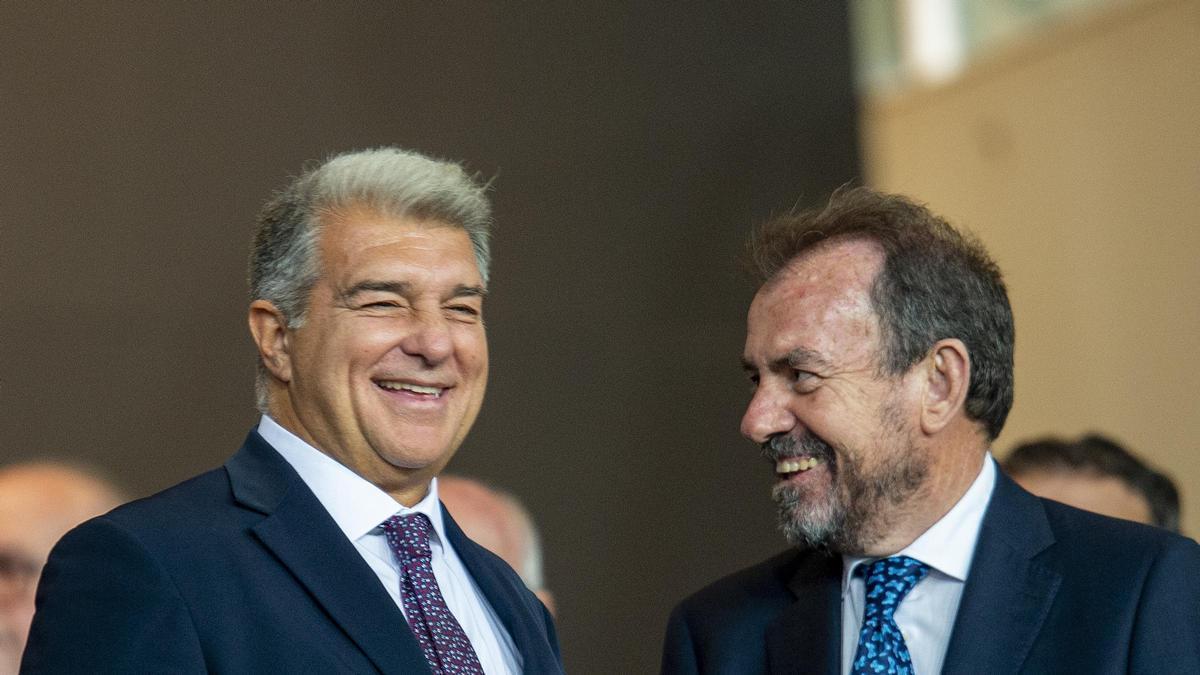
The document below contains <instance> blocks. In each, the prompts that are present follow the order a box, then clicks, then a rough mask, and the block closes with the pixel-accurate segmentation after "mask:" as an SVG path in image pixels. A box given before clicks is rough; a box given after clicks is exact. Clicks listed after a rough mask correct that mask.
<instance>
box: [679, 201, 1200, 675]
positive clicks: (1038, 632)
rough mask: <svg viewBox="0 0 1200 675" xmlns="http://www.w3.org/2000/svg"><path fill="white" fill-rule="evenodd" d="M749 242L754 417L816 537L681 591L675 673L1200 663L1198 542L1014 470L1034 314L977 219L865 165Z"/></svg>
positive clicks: (786, 517)
mask: <svg viewBox="0 0 1200 675" xmlns="http://www.w3.org/2000/svg"><path fill="white" fill-rule="evenodd" d="M749 254H750V258H751V259H752V261H753V264H754V266H755V268H756V270H757V272H758V273H759V274H760V275H761V280H762V285H761V287H760V288H759V290H758V292H757V294H756V296H755V298H754V301H753V303H752V304H751V307H750V312H749V316H748V326H747V336H746V346H745V353H744V357H743V362H744V365H745V368H746V371H747V372H748V373H749V375H750V378H751V380H752V381H753V382H754V386H755V390H754V394H753V397H752V399H751V401H750V404H749V407H748V408H747V410H746V414H745V417H744V418H743V420H742V433H743V434H744V435H745V436H746V437H747V438H749V439H751V440H752V441H754V442H755V443H757V444H758V445H759V446H760V447H761V448H762V450H763V454H764V455H765V457H766V459H767V460H768V461H769V462H770V465H771V466H772V468H773V469H774V471H775V474H776V477H777V483H776V485H775V488H774V497H775V500H776V503H777V504H778V508H779V520H780V524H781V527H782V530H783V532H784V534H785V535H786V536H787V539H788V541H789V542H790V543H791V544H792V545H793V546H794V548H793V549H792V550H789V551H787V552H785V553H783V554H780V555H778V556H776V557H774V558H772V559H770V560H767V561H765V562H763V563H760V564H759V565H756V566H754V567H751V568H749V569H746V570H743V571H741V572H738V573H736V574H734V575H732V576H729V577H727V578H725V579H722V580H720V581H718V582H716V583H714V584H712V585H711V586H709V587H707V588H705V589H704V590H701V591H700V592H698V593H696V594H695V595H693V596H692V597H690V598H688V599H687V600H685V601H683V602H682V603H681V604H680V605H679V606H678V607H677V608H676V610H675V611H674V613H673V614H672V616H671V619H670V624H669V626H668V629H667V638H666V644H665V648H664V654H663V664H662V670H663V672H664V673H729V674H733V673H737V674H738V675H747V674H752V673H831V674H843V675H844V674H846V673H853V674H856V675H857V674H860V673H909V674H911V673H918V674H920V675H925V674H936V673H989V674H991V673H1017V672H1022V673H1067V672H1079V673H1124V672H1138V673H1165V672H1200V582H1198V581H1197V579H1198V578H1200V546H1197V545H1196V543H1195V542H1194V541H1192V540H1190V539H1185V538H1183V537H1180V536H1178V535H1175V534H1171V533H1168V532H1165V531H1162V530H1159V529H1155V528H1150V527H1146V526H1143V525H1139V524H1135V523H1131V522H1126V521H1118V520H1114V519H1110V518H1106V517H1102V516H1097V515H1094V514H1091V513H1086V512H1084V511H1080V510H1077V509H1074V508H1071V507H1068V506H1065V505H1062V504H1058V503H1056V502H1051V501H1046V500H1042V499H1039V498H1037V497H1034V496H1033V495H1031V494H1029V493H1027V492H1025V491H1024V490H1022V489H1021V488H1019V487H1018V486H1017V485H1016V484H1014V483H1013V482H1012V481H1011V480H1009V479H1008V478H1007V477H1005V476H1004V475H1003V474H1001V473H1000V472H999V471H997V470H996V465H995V462H994V461H993V460H992V457H991V454H990V446H991V442H992V441H993V440H994V439H995V438H996V436H997V435H998V434H999V433H1000V430H1001V429H1002V428H1003V426H1004V421H1005V418H1006V417H1007V415H1008V412H1009V409H1010V408H1011V407H1012V399H1013V374H1012V372H1013V321H1012V312H1011V309H1010V307H1009V302H1008V297H1007V292H1006V290H1005V287H1004V283H1003V281H1002V279H1001V275H1000V271H999V269H998V268H997V266H996V264H995V263H994V262H993V261H992V260H991V259H990V258H989V256H988V255H987V252H986V251H985V250H984V249H983V247H982V246H981V245H980V244H979V243H978V242H976V241H975V240H973V239H972V238H970V237H967V236H964V235H963V234H961V233H959V232H957V231H956V230H955V229H953V228H952V227H951V226H950V225H949V224H947V223H946V222H945V221H944V220H942V219H940V218H938V217H937V216H935V215H933V214H932V213H930V212H929V211H928V210H927V209H925V208H924V207H923V206H920V205H918V204H915V203H913V202H911V201H909V200H908V199H905V198H903V197H900V196H896V195H886V194H880V193H877V192H874V191H871V190H868V189H865V188H859V189H854V190H847V191H843V192H841V193H839V194H836V195H834V197H833V199H832V200H831V202H830V203H829V205H828V206H827V207H826V208H824V209H821V210H816V211H810V212H806V213H801V214H796V215H788V216H784V217H782V218H779V219H777V220H775V221H772V222H770V223H768V224H766V225H764V226H763V227H762V228H760V229H759V230H758V231H757V232H756V233H755V236H754V237H752V239H751V242H750V246H749Z"/></svg>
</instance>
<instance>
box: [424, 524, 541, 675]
mask: <svg viewBox="0 0 1200 675" xmlns="http://www.w3.org/2000/svg"><path fill="white" fill-rule="evenodd" d="M442 519H443V525H444V526H445V528H446V536H447V538H448V539H449V540H450V545H451V546H453V547H454V552H455V553H457V554H458V557H459V559H460V560H462V563H463V565H464V566H465V567H466V568H467V571H468V572H470V573H471V577H472V578H473V579H474V580H475V584H476V585H477V586H479V590H480V591H482V592H483V595H484V597H486V598H487V601H488V603H489V604H491V606H492V610H494V611H495V612H496V616H497V617H499V619H500V621H501V623H503V624H504V627H505V628H506V629H507V630H508V634H509V636H510V637H512V640H513V644H514V645H516V648H517V651H519V652H520V653H521V658H522V659H523V661H524V666H523V668H522V669H523V670H524V672H527V673H561V672H562V666H561V665H560V664H559V662H558V659H557V658H556V656H555V654H554V652H553V651H552V648H551V646H550V644H549V642H548V641H547V638H546V634H545V631H544V630H538V626H539V624H541V623H542V622H543V621H544V620H543V618H542V616H540V615H537V614H533V611H534V609H540V608H535V607H533V606H532V604H530V603H525V602H523V601H522V597H523V595H524V593H523V589H522V588H521V587H518V586H517V585H516V584H518V583H520V581H519V580H518V579H517V578H516V577H515V575H511V574H507V575H506V574H504V572H503V571H502V570H501V568H500V566H499V564H498V563H497V562H496V560H494V559H493V558H492V557H490V554H489V553H488V552H487V551H485V550H483V549H482V548H481V547H480V546H479V545H478V544H476V543H475V542H473V541H471V540H470V539H469V538H467V535H466V534H464V533H463V531H462V529H461V528H459V526H458V523H456V522H454V518H452V517H451V516H450V512H449V511H447V510H446V507H445V506H442Z"/></svg>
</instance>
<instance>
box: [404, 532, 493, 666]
mask: <svg viewBox="0 0 1200 675" xmlns="http://www.w3.org/2000/svg"><path fill="white" fill-rule="evenodd" d="M382 527H383V533H384V535H385V536H386V537H387V542H388V546H390V547H391V549H392V553H394V554H396V560H397V561H398V562H399V563H400V597H401V599H402V600H403V601H404V613H405V614H406V615H407V617H408V627H409V628H411V629H412V632H413V636H414V637H416V638H417V642H418V643H420V645H421V651H422V652H424V653H425V660H426V661H428V662H429V668H430V670H432V671H433V673H434V675H452V674H453V675H458V674H459V673H463V674H464V675H483V667H482V666H480V665H479V657H477V656H476V655H475V649H474V648H473V647H471V641H470V640H468V639H467V634H466V633H464V632H463V629H462V626H461V625H459V623H458V619H455V618H454V615H453V614H451V613H450V608H449V607H447V606H446V600H445V599H444V598H443V597H442V590H441V589H440V588H438V582H437V579H436V578H434V576H433V567H432V566H431V565H430V560H431V559H432V558H433V553H432V552H431V551H430V548H429V530H430V529H432V528H433V525H432V524H431V523H430V522H429V517H428V516H426V515H425V514H423V513H415V514H410V515H406V516H392V517H391V518H388V519H387V520H386V521H384V523H383V525H382Z"/></svg>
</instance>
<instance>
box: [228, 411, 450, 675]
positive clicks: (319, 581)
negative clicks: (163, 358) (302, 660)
mask: <svg viewBox="0 0 1200 675" xmlns="http://www.w3.org/2000/svg"><path fill="white" fill-rule="evenodd" d="M225 468H226V470H227V472H228V473H229V480H230V485H231V487H232V489H233V494H234V498H235V499H236V500H237V501H238V502H239V503H240V504H241V505H243V506H245V507H247V508H251V509H254V510H256V511H259V512H261V513H263V514H265V517H264V518H263V520H262V521H261V522H259V523H258V525H256V526H255V527H254V528H253V531H254V535H255V536H257V537H258V539H259V540H260V541H261V542H262V543H263V545H264V546H266V547H267V549H269V550H270V551H271V552H272V553H274V554H275V556H276V557H277V558H278V559H279V561H280V563H282V564H283V566H284V567H286V568H287V569H288V570H289V571H290V572H291V573H292V574H293V575H294V576H295V577H296V579H297V580H299V582H300V584H301V585H303V586H304V588H305V589H307V591H308V592H309V593H310V594H311V595H312V597H313V598H314V599H316V601H317V602H318V603H319V604H320V605H321V607H322V608H324V610H325V611H326V612H328V614H329V616H330V618H332V619H333V621H334V622H335V623H336V624H337V625H338V626H339V627H340V628H341V629H342V630H343V631H344V632H345V633H346V635H348V636H349V637H350V639H351V640H353V641H354V643H355V644H357V645H358V647H359V648H360V649H361V650H362V651H363V652H364V653H365V654H366V655H367V657H368V658H369V659H370V660H371V662H372V663H374V664H375V667H376V668H378V669H379V670H380V671H381V672H384V673H413V672H427V670H428V664H427V663H426V661H425V657H424V655H423V654H422V653H421V650H420V647H419V646H418V645H417V642H416V640H415V639H414V638H413V636H412V633H411V631H410V630H409V628H408V624H407V622H406V621H405V619H404V615H403V614H402V613H401V612H400V609H399V608H398V607H396V603H395V602H393V601H392V599H391V597H390V596H389V595H388V594H387V593H386V592H385V591H384V590H383V588H382V587H381V586H380V585H379V578H378V577H376V576H375V573H374V572H373V571H372V570H371V568H370V567H369V566H368V565H367V564H366V562H365V561H363V559H362V556H360V555H359V553H358V551H357V550H356V549H355V548H354V545H353V544H352V543H350V541H349V540H347V539H346V535H345V534H343V533H342V531H341V530H340V529H338V527H337V524H336V523H334V521H333V518H331V517H330V516H329V513H328V512H327V511H326V510H325V508H324V507H323V506H321V503H320V501H318V500H317V498H316V496H315V495H313V493H312V492H311V491H310V490H309V489H308V486H306V485H305V484H304V481H302V480H301V479H300V477H299V475H297V474H296V472H295V471H294V470H293V469H292V467H291V466H290V465H289V464H288V463H287V462H286V461H285V460H284V459H283V458H282V457H280V456H279V454H278V453H277V452H275V450H274V449H273V448H271V446H270V445H268V444H267V443H266V441H264V440H262V438H261V437H260V436H259V435H258V434H257V433H251V434H250V436H249V437H248V438H247V440H246V443H245V445H243V446H242V449H241V451H239V452H238V454H237V455H235V456H234V457H233V458H232V459H230V460H229V462H227V463H226V465H225Z"/></svg>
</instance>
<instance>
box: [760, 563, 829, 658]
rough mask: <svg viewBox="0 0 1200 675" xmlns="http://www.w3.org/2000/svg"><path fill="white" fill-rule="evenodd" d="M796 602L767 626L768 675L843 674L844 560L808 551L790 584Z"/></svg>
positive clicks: (789, 587)
mask: <svg viewBox="0 0 1200 675" xmlns="http://www.w3.org/2000/svg"><path fill="white" fill-rule="evenodd" d="M788 589H789V590H790V591H791V592H792V593H793V594H795V596H796V598H797V601H796V602H795V603H793V604H792V605H791V606H790V607H788V608H787V610H785V611H784V612H783V613H782V614H780V615H779V617H778V618H777V619H776V620H775V621H774V622H772V624H771V625H770V626H768V627H767V663H768V671H769V672H770V673H771V674H772V675H785V674H787V675H818V674H820V675H836V674H838V673H840V672H841V656H842V655H841V651H842V559H841V557H840V556H837V555H830V554H823V553H817V552H809V553H807V554H806V555H805V556H804V558H803V559H802V560H801V561H800V566H799V568H798V569H797V570H796V572H795V574H794V575H793V576H792V578H791V580H790V581H789V582H788Z"/></svg>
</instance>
